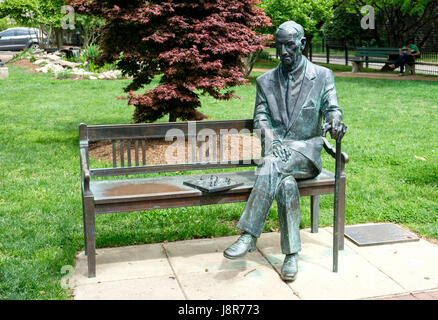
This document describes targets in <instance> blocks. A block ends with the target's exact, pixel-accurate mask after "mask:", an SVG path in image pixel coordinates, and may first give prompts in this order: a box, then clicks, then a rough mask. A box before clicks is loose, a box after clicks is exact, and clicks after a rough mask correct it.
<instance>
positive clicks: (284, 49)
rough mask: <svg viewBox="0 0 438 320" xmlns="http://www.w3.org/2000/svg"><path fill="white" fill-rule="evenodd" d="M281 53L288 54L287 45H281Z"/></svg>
mask: <svg viewBox="0 0 438 320" xmlns="http://www.w3.org/2000/svg"><path fill="white" fill-rule="evenodd" d="M281 55H282V56H285V55H287V51H286V47H285V46H284V44H282V45H281Z"/></svg>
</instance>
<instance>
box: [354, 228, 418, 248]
mask: <svg viewBox="0 0 438 320" xmlns="http://www.w3.org/2000/svg"><path fill="white" fill-rule="evenodd" d="M345 236H346V237H347V238H348V239H350V240H351V241H353V243H354V244H356V245H358V246H359V247H363V246H374V245H380V244H390V243H398V242H408V241H418V240H419V239H418V237H417V236H416V235H415V234H413V233H411V232H408V231H406V230H404V229H402V228H400V227H399V226H397V225H395V224H392V223H382V224H367V225H358V226H346V227H345Z"/></svg>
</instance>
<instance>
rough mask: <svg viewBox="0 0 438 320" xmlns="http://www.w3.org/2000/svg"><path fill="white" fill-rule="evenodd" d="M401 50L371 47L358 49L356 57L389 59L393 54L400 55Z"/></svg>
mask: <svg viewBox="0 0 438 320" xmlns="http://www.w3.org/2000/svg"><path fill="white" fill-rule="evenodd" d="M399 53H400V51H399V48H370V47H357V48H356V52H355V56H356V57H376V58H377V57H379V58H387V57H388V56H389V55H391V54H399Z"/></svg>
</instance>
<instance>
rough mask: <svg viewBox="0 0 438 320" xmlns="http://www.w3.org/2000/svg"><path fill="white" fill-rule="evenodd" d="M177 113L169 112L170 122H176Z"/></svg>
mask: <svg viewBox="0 0 438 320" xmlns="http://www.w3.org/2000/svg"><path fill="white" fill-rule="evenodd" d="M176 119H177V117H176V112H169V122H176Z"/></svg>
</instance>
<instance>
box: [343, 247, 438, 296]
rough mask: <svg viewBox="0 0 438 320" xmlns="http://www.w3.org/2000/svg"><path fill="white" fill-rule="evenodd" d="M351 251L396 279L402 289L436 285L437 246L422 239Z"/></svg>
mask: <svg viewBox="0 0 438 320" xmlns="http://www.w3.org/2000/svg"><path fill="white" fill-rule="evenodd" d="M350 247H351V248H352V249H353V250H354V252H356V253H357V254H358V255H360V256H361V257H363V258H365V259H366V260H367V261H368V262H369V263H371V264H372V265H374V266H375V267H376V268H378V269H379V270H381V271H382V272H384V273H385V274H386V275H388V276H389V277H391V278H392V279H394V280H395V281H397V283H399V284H400V285H401V286H402V287H403V288H404V290H405V291H409V292H412V291H419V290H429V289H434V288H438V246H437V245H435V244H433V243H430V242H428V241H426V240H423V239H420V240H419V241H415V242H408V243H396V244H385V245H377V246H370V247H358V246H355V245H351V246H350Z"/></svg>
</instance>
